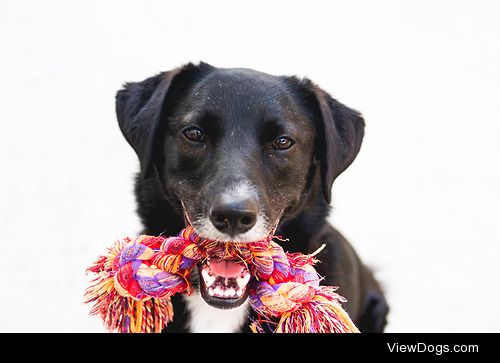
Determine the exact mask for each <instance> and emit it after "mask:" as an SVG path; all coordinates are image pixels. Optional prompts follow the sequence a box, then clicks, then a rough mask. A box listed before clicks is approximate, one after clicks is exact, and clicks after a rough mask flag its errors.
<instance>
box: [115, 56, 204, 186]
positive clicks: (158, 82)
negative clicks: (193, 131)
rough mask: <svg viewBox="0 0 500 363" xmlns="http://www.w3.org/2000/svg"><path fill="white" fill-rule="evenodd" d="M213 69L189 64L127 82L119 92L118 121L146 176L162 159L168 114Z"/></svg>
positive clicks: (117, 104)
mask: <svg viewBox="0 0 500 363" xmlns="http://www.w3.org/2000/svg"><path fill="white" fill-rule="evenodd" d="M212 69H214V68H213V67H212V66H210V65H209V64H207V63H203V62H201V63H200V64H198V65H195V64H192V63H189V64H187V65H185V66H183V67H179V68H176V69H173V70H171V71H168V72H162V73H160V74H157V75H156V76H153V77H150V78H148V79H145V80H144V81H142V82H131V83H126V84H125V85H124V87H123V89H121V90H119V91H118V92H117V94H116V115H117V118H118V124H119V126H120V130H121V131H122V133H123V136H125V139H126V140H127V141H128V143H129V144H130V146H132V148H133V149H134V150H135V152H136V154H137V156H138V158H139V161H140V163H141V175H142V177H143V178H147V177H148V176H149V175H150V174H151V171H152V169H153V167H154V166H155V161H156V160H158V158H161V148H162V143H161V136H162V134H163V133H164V131H165V129H166V126H167V125H166V123H167V117H168V115H169V114H170V113H171V112H172V111H173V108H174V107H175V105H176V103H178V101H179V100H180V99H182V96H183V94H185V93H186V91H187V90H188V89H189V88H190V87H191V86H192V85H193V84H194V83H195V82H196V81H198V80H200V79H201V78H202V77H203V75H206V74H208V73H209V72H210V71H211V70H212ZM169 101H170V102H169Z"/></svg>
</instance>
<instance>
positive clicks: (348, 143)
mask: <svg viewBox="0 0 500 363" xmlns="http://www.w3.org/2000/svg"><path fill="white" fill-rule="evenodd" d="M289 81H290V79H289ZM291 81H292V84H293V85H294V86H295V87H296V88H297V87H298V88H299V95H300V97H301V100H302V101H303V102H304V104H305V105H306V107H307V108H309V110H310V112H311V114H312V115H313V117H314V119H315V121H316V127H317V134H318V139H317V146H316V160H318V161H319V162H320V168H321V180H322V184H323V195H324V197H325V200H326V202H327V203H330V201H331V189H332V185H333V182H334V181H335V179H336V178H337V176H339V175H340V174H341V173H342V172H343V171H344V170H345V169H346V168H347V167H348V166H349V165H350V164H351V163H352V162H353V161H354V159H355V158H356V155H357V154H358V152H359V149H360V147H361V142H362V141H363V135H364V128H365V121H364V119H363V116H362V115H361V113H359V112H358V111H356V110H353V109H352V108H349V107H347V106H345V105H344V104H342V103H340V102H339V101H337V100H336V99H334V98H333V97H331V96H330V95H329V94H328V93H327V92H325V91H324V90H322V89H321V88H320V87H318V86H317V85H315V84H314V83H313V82H311V81H310V80H308V79H303V80H299V79H297V78H295V77H292V79H291Z"/></svg>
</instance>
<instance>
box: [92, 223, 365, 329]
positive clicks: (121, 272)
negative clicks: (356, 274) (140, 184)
mask: <svg viewBox="0 0 500 363" xmlns="http://www.w3.org/2000/svg"><path fill="white" fill-rule="evenodd" d="M273 239H278V240H281V239H280V238H279V237H276V236H270V237H269V238H267V239H266V240H263V241H258V242H250V243H238V242H236V243H224V242H218V241H211V240H206V239H203V238H201V237H200V236H198V235H197V234H196V232H195V231H194V229H193V228H192V227H187V228H185V229H183V230H182V231H181V232H180V233H179V235H178V236H177V237H161V236H160V237H154V236H146V235H141V236H138V237H135V238H132V239H130V238H124V239H121V240H119V241H117V242H115V244H114V245H113V246H112V247H111V248H109V250H108V253H107V254H106V255H104V256H100V257H99V258H98V259H97V260H96V261H95V262H94V264H93V265H92V266H91V267H89V268H88V269H87V271H88V272H91V273H93V274H95V275H96V277H95V278H94V279H93V280H92V282H91V285H90V286H89V287H88V288H87V290H86V291H85V303H93V306H92V308H91V312H90V313H91V315H98V316H99V317H100V318H101V319H102V320H103V322H104V325H105V327H106V328H107V329H108V330H110V331H119V332H123V333H138V332H142V333H151V332H161V330H162V329H163V328H165V327H166V325H167V324H168V323H169V322H170V321H172V319H173V316H174V314H173V308H172V304H171V302H170V297H171V296H173V295H175V294H177V293H184V294H191V293H192V286H191V284H190V274H191V272H192V270H193V268H194V267H195V266H196V264H197V263H198V262H203V261H205V260H206V259H207V258H210V259H214V258H216V259H219V260H233V261H234V260H239V261H241V263H242V264H245V265H246V267H247V268H248V269H249V271H250V274H251V276H253V278H254V279H255V281H254V282H255V283H254V284H253V285H252V287H251V290H250V294H249V302H250V306H251V307H252V308H253V309H254V310H255V311H256V312H257V316H258V318H257V319H255V320H254V321H253V322H252V323H251V325H250V328H251V330H252V331H253V332H255V333H257V332H265V331H266V328H267V330H269V327H272V329H271V330H272V331H273V332H277V333H344V332H359V330H358V329H357V328H356V326H355V325H354V324H353V322H352V321H351V319H350V318H349V316H348V314H347V313H346V312H345V311H344V310H343V309H342V306H341V302H346V300H345V299H344V298H343V297H342V296H340V295H339V294H337V293H336V290H337V287H333V286H320V284H319V282H320V276H319V275H318V273H317V272H316V270H315V269H314V267H313V265H314V264H316V263H317V262H318V260H316V259H315V258H314V255H315V254H311V255H303V254H300V253H285V252H284V251H283V248H282V247H281V246H280V245H279V244H278V243H276V242H274V241H273ZM317 252H319V251H317ZM317 252H316V253H317Z"/></svg>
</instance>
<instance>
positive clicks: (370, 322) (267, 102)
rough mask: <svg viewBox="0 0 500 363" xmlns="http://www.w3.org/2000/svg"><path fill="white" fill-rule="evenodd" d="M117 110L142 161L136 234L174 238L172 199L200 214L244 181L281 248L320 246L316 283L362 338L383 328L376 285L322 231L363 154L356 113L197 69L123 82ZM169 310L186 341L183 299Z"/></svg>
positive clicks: (244, 75) (251, 76)
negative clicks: (341, 183)
mask: <svg viewBox="0 0 500 363" xmlns="http://www.w3.org/2000/svg"><path fill="white" fill-rule="evenodd" d="M116 110H117V116H118V122H119V125H120V129H121V130H122V132H123V134H124V136H125V138H126V139H127V141H128V142H129V143H130V145H131V146H132V147H133V149H134V150H135V151H136V153H137V155H138V157H139V160H140V163H141V171H140V173H139V174H138V176H137V178H136V187H135V193H136V198H137V203H138V214H139V216H140V217H141V220H142V223H143V225H144V231H143V233H147V234H160V233H162V234H164V235H175V234H177V233H178V232H179V230H180V229H182V228H183V227H184V226H185V221H184V216H183V207H182V205H181V200H182V201H183V202H184V203H185V206H186V210H187V213H188V215H206V214H207V213H209V210H210V203H211V201H212V200H213V198H215V197H216V196H217V195H218V194H220V193H221V192H222V191H224V190H225V189H227V188H228V187H230V186H231V185H232V184H234V183H235V182H237V181H242V180H243V181H247V180H249V181H251V182H252V184H253V185H255V187H256V188H257V189H258V202H259V206H260V207H259V208H260V210H261V211H262V212H263V213H265V215H266V216H267V217H268V218H269V220H275V219H276V218H278V217H279V215H280V212H281V211H283V215H282V216H281V219H280V223H279V225H278V228H277V234H280V235H283V236H285V237H287V238H289V239H290V242H289V243H287V244H286V245H285V246H284V247H285V249H286V250H288V251H290V252H292V251H299V252H302V253H310V252H312V251H314V250H316V249H317V248H318V247H320V245H321V244H322V243H326V244H327V248H326V249H325V251H323V252H322V253H321V254H320V256H319V258H320V260H321V261H322V262H321V263H320V264H318V265H317V269H318V271H319V273H320V274H321V275H322V276H324V277H325V281H324V284H327V285H336V286H340V290H339V292H340V293H341V294H342V295H343V296H345V297H346V298H347V299H348V302H347V303H346V304H345V307H346V309H347V311H348V312H349V314H350V315H351V317H352V319H353V320H354V322H355V323H356V324H357V325H358V327H359V328H360V330H361V331H362V332H382V331H383V330H384V326H385V324H386V316H387V314H388V305H387V303H386V300H385V298H384V294H383V292H382V290H381V288H380V286H379V284H378V283H377V281H376V280H375V278H374V277H373V274H372V273H371V272H370V270H369V269H368V268H367V267H366V266H364V265H363V264H362V262H361V261H360V259H359V257H358V256H357V255H356V253H355V251H354V250H353V248H352V247H351V245H350V244H349V243H348V242H347V241H346V240H345V239H344V237H343V236H342V235H341V234H340V233H339V232H338V231H337V230H335V229H334V228H333V227H332V226H330V225H329V224H328V223H327V222H326V217H327V216H328V213H329V211H330V201H331V188H332V184H333V182H334V180H335V178H336V177H337V176H338V175H339V174H340V173H342V171H344V170H345V169H346V168H347V167H348V166H349V165H350V164H351V163H352V161H353V160H354V158H355V157H356V155H357V153H358V151H359V148H360V146H361V142H362V139H363V133H364V120H363V117H362V116H361V114H360V113H359V112H357V111H355V110H353V109H351V108H349V107H347V106H345V105H343V104H342V103H340V102H339V101H337V100H335V99H334V98H332V97H331V96H330V95H329V94H328V93H327V92H325V91H323V90H322V89H321V88H319V87H318V86H317V85H315V84H313V83H312V82H311V81H309V80H307V79H305V80H299V79H297V78H296V77H285V76H279V77H278V76H271V75H267V74H263V73H260V72H256V71H252V70H247V69H220V68H215V67H212V66H210V65H208V64H206V63H200V64H199V65H194V64H188V65H186V66H184V67H181V68H177V69H174V70H172V71H169V72H163V73H160V74H158V75H156V76H154V77H151V78H148V79H146V80H144V81H142V82H138V83H128V84H126V85H125V86H124V88H123V89H122V90H120V91H118V93H117V97H116ZM186 119H187V121H186ZM190 124H195V125H196V126H199V127H200V128H201V129H203V131H204V132H205V133H206V135H207V139H208V140H209V141H207V142H205V143H204V144H202V143H191V142H189V141H186V139H185V138H183V136H182V132H181V131H182V130H183V127H185V126H186V125H190ZM230 132H231V133H230ZM286 132H288V133H290V134H292V135H295V139H296V141H297V142H296V144H295V145H294V146H293V148H292V149H290V150H289V151H286V152H281V151H279V152H275V151H274V150H272V149H270V148H269V147H268V145H269V144H270V143H271V142H272V141H273V138H275V137H277V136H280V133H286ZM234 135H236V136H234ZM173 303H174V308H175V318H174V321H173V322H172V323H171V324H170V325H169V326H168V328H167V330H168V331H185V329H186V322H187V320H188V319H189V318H190V317H189V311H187V309H186V306H185V304H184V302H183V300H182V299H181V298H179V297H175V298H174V299H173ZM246 330H247V328H246V325H244V326H243V327H242V331H246Z"/></svg>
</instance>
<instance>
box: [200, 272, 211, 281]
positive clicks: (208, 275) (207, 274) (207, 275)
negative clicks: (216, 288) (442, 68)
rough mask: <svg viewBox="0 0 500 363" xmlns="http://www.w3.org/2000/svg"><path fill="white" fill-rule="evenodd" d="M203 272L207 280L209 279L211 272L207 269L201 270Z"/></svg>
mask: <svg viewBox="0 0 500 363" xmlns="http://www.w3.org/2000/svg"><path fill="white" fill-rule="evenodd" d="M201 274H202V275H203V278H204V279H205V281H207V280H208V279H209V278H210V274H209V273H208V271H207V270H201Z"/></svg>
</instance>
